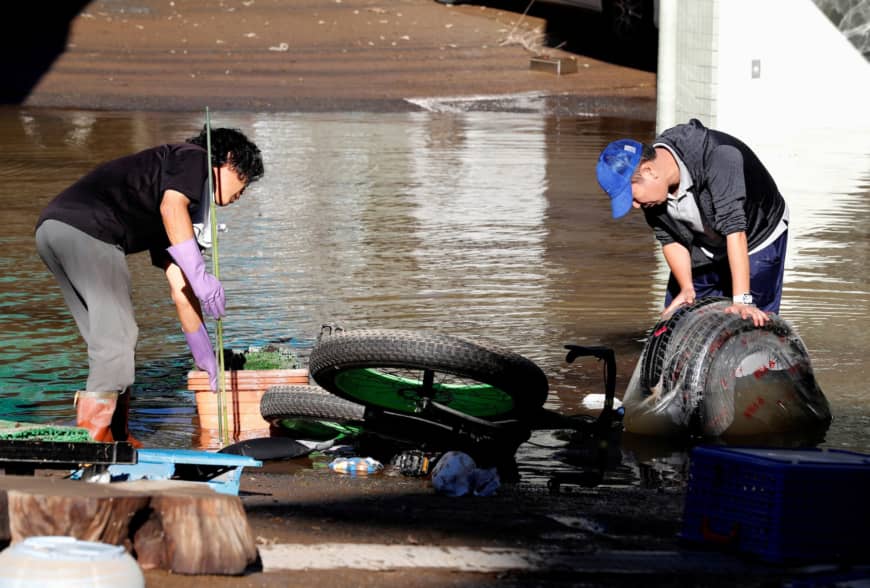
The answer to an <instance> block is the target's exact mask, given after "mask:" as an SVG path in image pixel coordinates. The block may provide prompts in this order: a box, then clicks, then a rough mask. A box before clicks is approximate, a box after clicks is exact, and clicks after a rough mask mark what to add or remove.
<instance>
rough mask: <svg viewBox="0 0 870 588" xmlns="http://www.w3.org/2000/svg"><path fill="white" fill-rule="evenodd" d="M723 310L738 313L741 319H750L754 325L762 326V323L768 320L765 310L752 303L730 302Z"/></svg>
mask: <svg viewBox="0 0 870 588" xmlns="http://www.w3.org/2000/svg"><path fill="white" fill-rule="evenodd" d="M725 312H730V313H731V314H739V315H740V318H743V319H751V320H752V324H754V325H755V326H756V327H761V326H764V324H765V323H766V322H767V321H769V320H770V317H769V316H768V315H767V313H766V312H764V311H763V310H761V309H760V308H758V307H757V306H755V305H753V304H732V305H731V306H729V307H728V308H726V309H725Z"/></svg>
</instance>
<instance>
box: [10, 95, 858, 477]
mask: <svg viewBox="0 0 870 588" xmlns="http://www.w3.org/2000/svg"><path fill="white" fill-rule="evenodd" d="M212 120H213V124H214V125H223V126H235V127H239V128H241V129H243V130H245V131H246V132H247V133H248V134H249V136H250V137H251V138H252V139H253V140H254V141H256V143H257V144H258V145H259V146H260V147H261V148H262V150H263V152H264V155H265V164H266V170H267V173H266V177H265V178H264V179H263V180H262V181H261V182H259V183H258V184H256V185H255V186H254V187H252V189H250V190H248V191H247V192H246V193H245V196H244V198H243V199H242V200H241V201H240V202H239V203H238V204H236V205H234V206H232V207H230V208H227V209H222V210H221V211H220V218H219V221H220V222H222V223H226V224H227V226H228V231H227V232H226V233H222V234H221V241H220V252H221V272H222V278H223V281H224V284H225V287H226V290H227V296H228V304H229V311H228V312H229V314H228V316H227V317H226V319H225V320H224V325H223V329H224V340H225V344H226V346H228V347H234V348H245V347H247V346H248V345H257V344H263V343H267V342H270V341H276V340H283V341H289V342H290V343H291V344H292V345H293V346H294V347H295V348H296V350H297V352H298V354H299V356H300V358H301V359H302V361H303V362H304V361H305V360H306V358H307V354H308V353H309V351H310V348H311V346H312V344H313V341H314V339H315V337H316V336H317V333H318V331H319V328H320V325H321V324H322V323H325V322H334V323H338V324H341V325H342V326H344V327H346V328H358V327H381V328H404V329H424V328H425V329H430V328H436V329H440V330H443V331H445V332H449V333H453V334H456V335H463V336H471V337H474V336H477V335H483V336H486V337H488V338H491V339H495V340H496V341H498V342H500V343H501V344H502V345H504V346H507V347H510V348H513V349H514V350H516V351H518V352H520V353H522V354H524V355H526V356H528V357H529V358H531V359H533V360H534V361H536V362H537V363H539V365H540V366H541V367H542V368H543V369H544V371H545V372H546V373H547V374H548V376H549V378H550V382H551V389H552V392H551V396H550V399H549V401H548V407H549V408H552V409H555V410H559V411H562V412H566V413H575V412H579V411H581V410H582V405H581V401H582V399H583V397H584V396H585V395H587V394H590V393H600V392H602V391H603V387H602V381H601V366H600V365H598V364H597V363H596V362H595V361H594V360H590V359H586V360H583V361H580V362H577V363H574V364H566V363H565V361H564V349H563V345H565V344H566V343H576V344H586V345H593V344H603V345H608V346H611V347H613V348H615V350H616V352H617V358H618V362H619V369H618V374H619V375H618V382H617V392H618V394H621V393H622V391H623V389H624V388H625V384H626V383H627V378H628V376H629V375H630V373H631V370H632V368H633V367H634V364H635V362H636V360H637V357H638V354H639V352H640V349H641V345H642V341H643V339H644V337H645V334H646V330H647V329H649V328H650V327H651V326H652V325H653V324H654V323H655V321H656V318H657V312H658V309H659V308H660V305H661V292H662V290H663V285H664V282H665V278H666V275H665V271H664V269H663V262H662V260H661V258H660V256H659V254H658V251H657V247H656V245H655V243H654V242H653V239H652V236H651V234H650V232H649V230H648V229H647V228H646V226H645V224H644V222H643V220H642V218H641V215H640V214H637V213H634V214H630V215H629V216H628V217H627V218H624V219H621V220H619V221H614V220H611V219H610V218H609V209H608V206H609V205H608V201H607V198H606V197H604V196H603V195H602V194H601V192H600V191H599V188H598V186H597V184H596V182H595V178H594V173H593V169H594V163H595V160H596V158H597V154H598V152H599V150H600V149H601V147H602V146H603V145H605V144H606V143H607V142H608V141H610V140H612V139H614V138H617V137H620V136H624V135H634V136H637V137H639V138H648V137H649V136H650V135H651V134H652V132H653V127H652V124H651V123H644V122H637V121H630V120H618V119H599V118H587V117H575V116H555V115H551V114H550V115H548V114H540V113H537V112H406V113H393V114H354V113H347V114H298V115H297V114H283V115H282V114H274V113H270V114H268V115H266V114H262V115H261V114H255V113H254V114H239V113H217V114H215V115H213V117H212ZM202 121H203V117H202V116H201V115H196V114H194V115H191V114H179V113H172V114H164V113H107V112H78V111H44V110H32V111H28V110H18V109H8V110H2V111H0V142H2V147H3V157H2V159H0V205H2V218H3V223H2V229H0V245H2V246H0V403H2V405H0V409H2V412H3V415H4V418H10V419H16V420H28V421H37V422H48V421H55V420H70V419H71V418H72V416H73V408H72V404H71V398H72V391H74V390H75V389H77V387H79V386H81V384H82V383H83V381H84V379H85V376H86V355H85V352H84V348H83V344H82V342H81V341H80V339H79V336H78V333H77V331H76V329H75V326H74V324H73V322H72V320H71V318H70V317H69V315H68V314H67V311H66V309H65V307H64V305H63V302H62V299H61V297H60V293H59V291H58V289H57V287H56V286H55V284H54V282H53V279H52V278H51V276H50V275H49V274H48V273H47V271H46V270H45V269H44V267H43V265H42V263H41V262H40V260H39V259H38V257H37V255H36V252H35V248H34V245H33V238H32V233H33V224H34V222H35V220H36V217H37V215H38V214H39V211H40V209H41V208H42V207H43V206H44V205H45V203H46V202H47V201H48V200H49V199H50V198H51V197H52V196H53V195H54V194H56V193H57V192H58V191H60V190H61V189H62V188H63V187H65V186H66V185H67V184H68V183H70V182H71V181H73V180H74V179H76V178H77V177H79V176H80V175H81V174H83V173H85V172H86V171H88V170H89V169H90V168H92V167H93V166H94V165H96V164H98V163H99V162H101V161H104V160H106V159H109V158H113V157H117V156H120V155H123V154H126V153H129V152H132V151H135V150H138V149H143V148H146V147H149V146H152V145H155V144H159V143H161V142H167V141H180V140H183V139H184V138H186V137H188V136H191V135H193V134H195V133H196V132H197V130H198V128H199V127H200V126H201V124H202ZM805 139H806V140H807V145H804V146H801V145H800V144H798V143H796V142H795V141H789V144H788V147H787V148H784V147H783V145H782V144H781V143H778V142H776V141H773V142H771V143H769V144H762V145H760V146H759V148H758V150H759V151H760V152H761V155H762V158H763V159H766V160H767V161H768V162H769V164H770V167H771V168H772V170H773V171H774V175H775V177H777V179H778V181H779V183H780V185H781V188H782V190H783V192H784V194H785V195H786V197H787V198H788V200H789V203H790V206H791V212H792V231H791V241H790V244H789V248H790V249H789V264H788V269H787V272H786V283H785V292H784V303H783V308H782V315H783V316H784V317H785V318H787V319H788V320H789V321H790V322H791V323H792V325H793V326H794V327H795V329H796V330H797V331H798V333H799V334H800V335H801V336H802V337H803V339H804V342H805V343H806V345H807V347H808V348H809V350H810V352H811V355H812V358H813V365H814V367H815V370H816V372H817V376H818V378H819V381H820V384H821V387H822V389H823V390H824V392H825V394H826V395H827V397H828V399H829V400H830V402H831V404H832V407H833V412H834V423H833V425H832V427H831V429H830V431H829V433H828V435H827V438H826V440H825V441H824V443H823V445H824V446H828V447H841V448H847V449H853V450H858V451H870V396H868V393H867V381H868V380H870V371H868V367H867V361H866V349H867V347H868V342H870V335H868V332H870V283H868V282H870V269H868V265H867V263H866V259H867V258H868V254H870V251H868V248H870V245H868V242H870V241H868V231H867V226H868V225H870V204H868V202H870V200H868V191H870V181H868V172H870V138H868V137H866V136H863V135H858V136H852V137H851V138H850V139H849V141H851V143H850V144H844V143H843V138H842V137H841V136H836V137H834V136H827V135H824V134H822V135H813V136H808V137H805ZM129 261H130V265H131V268H132V273H133V280H134V288H135V304H136V308H137V318H138V321H139V326H140V341H139V348H138V372H137V383H136V387H135V396H134V401H133V408H132V413H133V414H132V416H133V421H134V422H133V429H134V432H135V433H136V434H137V436H139V437H140V438H142V439H143V440H144V441H145V442H146V443H147V444H149V445H152V446H170V447H191V446H200V445H201V444H202V437H201V435H200V431H199V427H198V421H197V418H196V415H195V407H194V402H193V398H192V394H191V393H190V392H188V391H186V390H185V375H186V371H187V369H188V367H189V365H190V364H189V356H188V351H187V349H186V346H185V344H184V339H183V337H182V334H181V331H180V329H179V327H178V325H177V322H176V320H175V318H174V314H173V308H172V306H171V304H170V302H169V300H168V297H167V288H166V285H165V282H164V279H163V277H162V275H161V273H160V272H159V271H158V270H156V269H154V268H152V267H150V264H149V260H148V256H147V255H139V256H133V257H131V258H130V259H129ZM212 330H214V329H212ZM533 441H534V444H531V445H527V446H523V447H522V448H521V449H520V453H519V461H520V467H521V469H523V470H525V471H526V472H528V473H529V474H530V475H531V477H534V476H535V475H537V474H540V473H541V472H544V471H549V469H552V468H553V467H560V466H558V464H559V455H560V452H561V451H562V450H563V449H564V442H563V441H561V440H560V439H558V438H557V437H556V436H553V435H549V434H539V435H535V437H534V438H533ZM657 446H658V444H656V443H652V442H650V441H648V440H631V441H629V440H627V441H626V447H627V451H626V455H628V454H629V453H631V452H633V453H634V454H636V455H647V456H648V455H656V454H655V448H656V447H657ZM661 455H664V456H665V457H664V458H663V459H664V461H667V459H670V458H671V457H672V456H671V457H668V456H670V455H671V454H669V453H667V451H665V453H663V454H661ZM676 459H677V460H679V456H677V458H676ZM641 461H642V460H641ZM625 467H626V465H625V462H624V463H623V466H622V468H623V469H625ZM642 470H643V468H641V470H640V471H638V470H637V468H635V469H634V470H632V472H630V473H628V474H626V475H628V476H629V477H630V476H635V477H637V476H641V477H643V475H644V474H643V471H642Z"/></svg>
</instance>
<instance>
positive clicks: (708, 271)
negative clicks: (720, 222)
mask: <svg viewBox="0 0 870 588" xmlns="http://www.w3.org/2000/svg"><path fill="white" fill-rule="evenodd" d="M787 243H788V231H785V232H784V233H783V234H782V235H780V236H779V238H778V239H777V240H776V241H774V242H773V243H771V244H770V245H768V246H767V247H765V248H764V249H762V250H761V251H757V252H755V253H753V254H752V255H750V256H749V284H750V289H751V293H752V300H753V302H754V303H755V306H757V307H758V308H760V309H761V310H763V311H765V312H774V313H777V314H779V304H780V302H781V301H782V274H783V271H784V270H785V251H786V245H787ZM692 283H693V284H694V286H695V297H696V298H706V297H708V296H725V297H726V298H731V296H732V290H731V268H730V267H729V266H728V259H727V258H726V259H723V260H722V261H718V262H715V263H713V264H711V265H705V266H704V267H700V268H693V269H692ZM679 293H680V286H679V284H677V280H676V279H674V274H671V277H670V279H669V280H668V291H667V294H666V295H665V307H667V306H668V305H669V304H670V303H671V301H672V300H673V299H674V297H675V296H677V295H678V294H679Z"/></svg>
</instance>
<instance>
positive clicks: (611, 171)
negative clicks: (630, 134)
mask: <svg viewBox="0 0 870 588" xmlns="http://www.w3.org/2000/svg"><path fill="white" fill-rule="evenodd" d="M642 152H643V145H642V144H640V143H638V142H637V141H634V140H632V139H620V140H619V141H614V142H613V143H611V144H610V145H608V146H607V147H605V148H604V151H602V152H601V155H600V156H599V157H598V165H597V166H596V168H595V173H596V175H597V176H598V183H599V184H600V185H601V187H602V188H603V189H604V191H605V192H607V194H608V195H609V196H610V206H611V208H612V209H613V218H619V217H621V216H625V215H626V214H628V211H629V210H631V203H632V200H633V198H632V196H631V176H632V175H634V172H635V170H636V169H637V166H638V164H639V163H640V156H641V153H642Z"/></svg>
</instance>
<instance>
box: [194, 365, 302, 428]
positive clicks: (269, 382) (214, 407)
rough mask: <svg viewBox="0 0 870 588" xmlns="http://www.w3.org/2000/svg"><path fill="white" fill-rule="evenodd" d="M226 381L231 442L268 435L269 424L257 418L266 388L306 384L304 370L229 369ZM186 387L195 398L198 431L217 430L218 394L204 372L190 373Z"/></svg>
mask: <svg viewBox="0 0 870 588" xmlns="http://www.w3.org/2000/svg"><path fill="white" fill-rule="evenodd" d="M224 376H225V378H226V406H225V407H224V409H225V410H224V412H225V413H226V415H227V426H228V428H229V433H230V435H231V436H232V437H233V439H235V440H243V439H250V438H255V437H264V436H265V437H268V436H269V422H268V421H266V420H264V419H263V417H262V416H260V399H261V398H262V397H263V394H265V393H266V389H267V388H269V387H270V386H282V385H294V384H296V385H298V384H308V370H307V369H292V370H231V371H227V372H224ZM187 388H188V390H191V391H193V393H194V395H195V397H196V412H197V414H198V415H199V425H200V428H202V429H211V430H214V431H217V430H218V429H219V426H218V394H217V393H216V392H212V391H211V388H210V386H209V381H208V373H207V372H203V371H191V372H189V373H188V374H187Z"/></svg>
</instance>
